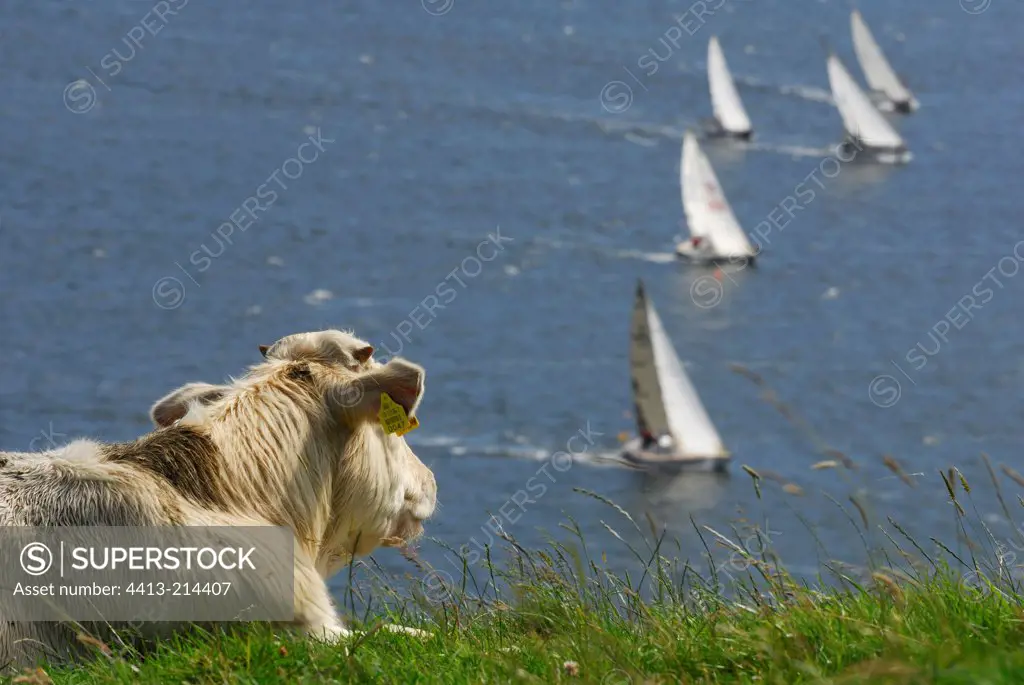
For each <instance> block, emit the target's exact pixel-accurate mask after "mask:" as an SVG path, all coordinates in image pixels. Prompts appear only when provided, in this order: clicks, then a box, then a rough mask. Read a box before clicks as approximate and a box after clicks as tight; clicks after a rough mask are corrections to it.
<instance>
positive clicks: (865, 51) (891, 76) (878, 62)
mask: <svg viewBox="0 0 1024 685" xmlns="http://www.w3.org/2000/svg"><path fill="white" fill-rule="evenodd" d="M850 27H851V31H852V33H853V49H854V51H855V52H856V53H857V61H859V62H860V68H861V69H862V70H863V71H864V78H865V79H866V80H867V82H868V85H869V86H870V87H871V90H872V91H874V94H875V95H876V98H877V99H876V104H878V106H879V107H880V108H882V109H884V110H886V111H897V112H902V113H904V114H909V113H911V112H913V111H914V110H916V109H917V108H918V107H919V106H920V104H919V103H918V101H917V99H916V98H915V97H914V94H913V93H911V92H910V89H909V88H907V86H906V85H905V84H904V83H903V81H901V80H900V77H899V76H897V75H896V72H895V70H893V68H892V65H890V64H889V60H887V59H886V58H885V53H883V52H882V48H880V47H879V46H878V42H877V41H875V37H874V36H873V35H871V29H869V28H868V25H867V24H866V23H865V22H864V17H862V16H861V14H860V12H859V11H857V10H853V12H852V13H851V14H850Z"/></svg>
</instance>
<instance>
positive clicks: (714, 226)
mask: <svg viewBox="0 0 1024 685" xmlns="http://www.w3.org/2000/svg"><path fill="white" fill-rule="evenodd" d="M679 187H680V191H681V192H682V196H683V212H684V213H685V214H686V223H687V225H688V226H689V227H690V234H691V235H693V236H695V237H701V238H705V239H707V240H708V241H710V243H711V247H712V248H714V253H715V256H716V257H723V258H724V257H752V256H755V255H756V252H755V250H754V247H753V245H751V244H750V241H749V240H748V239H747V234H746V233H744V232H743V229H742V228H740V224H739V222H738V221H736V216H735V215H734V214H733V213H732V209H731V208H730V207H729V202H728V201H727V200H726V199H725V194H724V193H723V192H722V186H721V185H720V184H719V183H718V177H717V176H716V175H715V170H714V169H712V168H711V162H710V161H708V158H707V156H705V154H704V151H703V150H701V149H700V145H699V144H698V143H697V137H696V136H695V135H694V134H693V132H692V131H687V132H686V135H684V136H683V153H682V159H681V161H680V163H679Z"/></svg>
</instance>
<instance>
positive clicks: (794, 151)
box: [747, 142, 834, 157]
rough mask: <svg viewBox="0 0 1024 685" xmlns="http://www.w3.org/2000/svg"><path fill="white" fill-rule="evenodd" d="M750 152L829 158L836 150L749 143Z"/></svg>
mask: <svg viewBox="0 0 1024 685" xmlns="http://www.w3.org/2000/svg"><path fill="white" fill-rule="evenodd" d="M747 149H748V150H753V151H755V152H774V153H777V154H780V155H789V156H791V157H828V156H829V155H831V154H832V153H833V152H834V150H833V149H832V148H829V147H804V146H802V145H775V144H773V143H755V142H752V143H748V144H747Z"/></svg>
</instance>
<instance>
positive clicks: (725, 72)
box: [708, 36, 751, 134]
mask: <svg viewBox="0 0 1024 685" xmlns="http://www.w3.org/2000/svg"><path fill="white" fill-rule="evenodd" d="M708 87H709V88H710V90H711V106H712V107H713V108H714V111H715V119H717V120H718V123H719V124H720V125H721V126H722V128H723V129H725V130H726V131H728V132H729V133H736V134H745V133H750V129H751V126H750V118H749V117H748V116H747V111H746V110H745V109H743V101H742V100H740V94H739V93H738V92H736V84H735V83H734V82H733V80H732V74H730V73H729V65H728V64H726V62H725V55H724V54H723V53H722V46H721V45H719V44H718V38H716V37H715V36H711V40H709V41H708Z"/></svg>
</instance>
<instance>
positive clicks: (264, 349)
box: [260, 345, 270, 357]
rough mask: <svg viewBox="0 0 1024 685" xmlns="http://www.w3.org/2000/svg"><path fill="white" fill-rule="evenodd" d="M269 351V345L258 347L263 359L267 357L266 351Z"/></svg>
mask: <svg viewBox="0 0 1024 685" xmlns="http://www.w3.org/2000/svg"><path fill="white" fill-rule="evenodd" d="M269 349H270V345H260V354H262V355H263V356H264V357H266V356H267V350H269Z"/></svg>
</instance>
